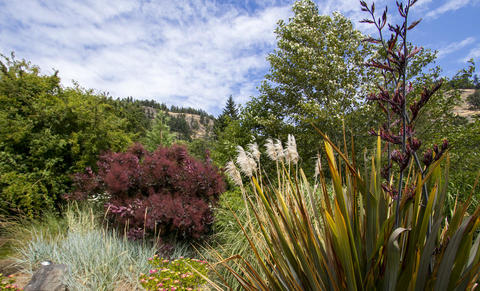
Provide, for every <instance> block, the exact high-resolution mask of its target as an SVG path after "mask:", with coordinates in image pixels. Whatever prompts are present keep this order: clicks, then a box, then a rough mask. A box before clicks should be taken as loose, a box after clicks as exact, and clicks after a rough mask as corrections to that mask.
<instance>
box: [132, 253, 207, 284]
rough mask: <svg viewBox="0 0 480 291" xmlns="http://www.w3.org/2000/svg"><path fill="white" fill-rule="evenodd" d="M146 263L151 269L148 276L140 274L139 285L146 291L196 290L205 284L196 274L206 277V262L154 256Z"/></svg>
mask: <svg viewBox="0 0 480 291" xmlns="http://www.w3.org/2000/svg"><path fill="white" fill-rule="evenodd" d="M148 263H149V264H150V265H151V266H152V267H153V268H152V269H151V270H150V271H149V272H148V274H140V284H141V285H142V286H143V288H145V289H147V290H161V291H167V290H169V291H170V290H198V288H199V287H200V286H201V285H203V284H205V283H206V280H205V279H204V278H203V277H202V276H200V275H199V274H198V273H200V274H202V275H203V276H206V275H207V273H208V269H207V262H206V261H202V260H197V259H190V258H183V257H180V258H178V259H175V260H167V259H164V258H160V257H159V256H158V255H155V256H153V257H152V258H149V259H148ZM197 272H198V273H197Z"/></svg>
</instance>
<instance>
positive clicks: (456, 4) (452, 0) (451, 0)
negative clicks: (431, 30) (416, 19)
mask: <svg viewBox="0 0 480 291" xmlns="http://www.w3.org/2000/svg"><path fill="white" fill-rule="evenodd" d="M471 2H472V0H448V1H447V2H445V3H444V4H443V5H441V6H440V7H438V8H436V9H434V10H432V11H430V12H428V13H427V15H426V17H427V18H436V17H438V16H439V15H441V14H443V13H446V12H449V11H455V10H458V9H460V8H462V7H465V6H467V5H468V4H469V3H471Z"/></svg>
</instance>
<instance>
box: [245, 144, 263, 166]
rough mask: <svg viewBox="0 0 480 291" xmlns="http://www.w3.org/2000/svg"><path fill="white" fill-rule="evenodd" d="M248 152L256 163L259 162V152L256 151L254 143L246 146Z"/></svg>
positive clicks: (256, 147) (256, 146)
mask: <svg viewBox="0 0 480 291" xmlns="http://www.w3.org/2000/svg"><path fill="white" fill-rule="evenodd" d="M247 146H248V150H249V151H250V154H251V155H252V157H253V158H254V159H255V160H256V161H257V162H260V151H259V150H258V145H257V143H256V142H254V143H249V144H248V145H247Z"/></svg>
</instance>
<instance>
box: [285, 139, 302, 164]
mask: <svg viewBox="0 0 480 291" xmlns="http://www.w3.org/2000/svg"><path fill="white" fill-rule="evenodd" d="M286 147H287V148H286V149H285V160H286V161H287V163H290V162H291V163H293V164H295V165H296V164H297V163H298V159H299V156H298V152H297V143H296V142H295V137H294V136H293V135H291V134H289V135H288V141H287V144H286Z"/></svg>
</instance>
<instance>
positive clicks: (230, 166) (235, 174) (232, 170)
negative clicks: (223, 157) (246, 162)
mask: <svg viewBox="0 0 480 291" xmlns="http://www.w3.org/2000/svg"><path fill="white" fill-rule="evenodd" d="M225 172H226V173H227V174H228V175H229V176H230V178H232V180H233V182H234V183H235V185H237V186H242V185H243V183H242V176H241V175H240V171H238V169H237V166H235V163H234V162H233V161H230V162H228V163H227V165H225Z"/></svg>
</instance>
